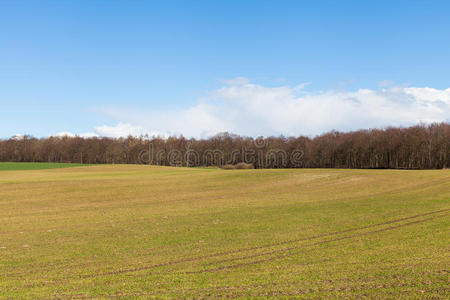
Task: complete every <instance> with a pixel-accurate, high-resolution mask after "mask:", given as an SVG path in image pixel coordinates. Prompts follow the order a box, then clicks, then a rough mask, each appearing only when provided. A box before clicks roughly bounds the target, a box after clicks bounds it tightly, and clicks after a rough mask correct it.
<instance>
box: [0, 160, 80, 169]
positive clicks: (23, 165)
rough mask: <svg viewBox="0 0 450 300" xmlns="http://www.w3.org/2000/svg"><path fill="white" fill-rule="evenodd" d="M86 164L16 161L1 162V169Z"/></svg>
mask: <svg viewBox="0 0 450 300" xmlns="http://www.w3.org/2000/svg"><path fill="white" fill-rule="evenodd" d="M81 166H86V165H82V164H71V163H29V162H23V163H16V162H0V171H11V170H45V169H57V168H70V167H81Z"/></svg>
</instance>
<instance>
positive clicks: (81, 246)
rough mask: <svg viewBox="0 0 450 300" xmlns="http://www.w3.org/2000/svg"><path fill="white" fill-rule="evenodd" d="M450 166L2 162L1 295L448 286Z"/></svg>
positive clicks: (299, 294) (418, 293) (188, 294)
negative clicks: (22, 165) (37, 165)
mask: <svg viewBox="0 0 450 300" xmlns="http://www.w3.org/2000/svg"><path fill="white" fill-rule="evenodd" d="M449 212H450V170H433V171H399V170H330V169H286V170H229V171H225V170H220V169H187V168H165V167H150V166H122V165H115V166H91V167H79V168H67V169H52V170H36V171H3V172H0V222H1V223H0V225H1V227H0V297H2V298H30V299H31V298H33V299H34V298H75V299H77V298H115V297H117V298H142V299H147V298H151V297H155V298H158V299H160V298H177V299H179V298H220V297H232V298H251V297H259V298H273V299H280V298H281V299H291V298H336V297H339V298H364V297H369V298H377V299H380V298H390V299H398V298H408V299H411V298H417V299H419V298H442V299H445V298H447V299H448V298H449V297H450V290H449V269H450V257H449V244H450V243H449V242H450V240H449V236H450V230H449V228H450V226H449V225H450V219H449Z"/></svg>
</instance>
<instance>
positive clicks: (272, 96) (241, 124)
mask: <svg viewBox="0 0 450 300" xmlns="http://www.w3.org/2000/svg"><path fill="white" fill-rule="evenodd" d="M223 84H224V86H223V87H221V88H220V89H218V90H215V91H213V92H211V93H209V96H208V97H207V99H202V100H199V102H198V103H197V104H195V105H193V106H191V107H188V108H185V109H180V110H177V111H153V110H151V109H148V108H147V109H146V108H142V109H140V110H139V111H133V110H127V109H124V108H118V109H104V110H103V111H102V112H103V113H104V114H106V115H108V116H109V117H112V118H113V119H114V120H116V122H117V123H116V125H114V126H106V125H102V126H97V127H95V132H96V133H97V134H98V135H100V136H111V137H119V136H127V135H130V134H131V135H141V134H149V135H151V136H152V135H162V136H168V135H179V134H183V135H184V136H187V137H196V138H202V137H208V136H211V135H214V134H217V133H219V132H224V131H227V132H232V133H237V134H241V135H248V136H260V135H263V136H270V135H281V134H282V135H316V134H320V133H324V132H327V131H330V130H339V131H349V130H357V129H363V128H382V127H386V126H410V125H415V124H418V123H420V122H423V123H430V122H448V121H450V88H449V89H445V90H439V89H434V88H429V87H397V86H390V87H383V86H387V85H382V86H381V87H380V89H378V90H370V89H359V90H356V91H351V92H342V91H334V90H329V91H321V92H308V91H306V90H305V89H304V88H305V86H306V85H307V84H300V85H298V86H294V87H290V86H279V87H265V86H262V85H259V84H254V83H251V82H250V81H249V80H248V79H246V78H236V79H232V80H227V81H223Z"/></svg>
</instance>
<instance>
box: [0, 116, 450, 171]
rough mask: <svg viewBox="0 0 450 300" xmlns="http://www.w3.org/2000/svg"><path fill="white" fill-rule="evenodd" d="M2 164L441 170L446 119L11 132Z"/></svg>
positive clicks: (448, 154)
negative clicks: (121, 132) (78, 133)
mask: <svg viewBox="0 0 450 300" xmlns="http://www.w3.org/2000/svg"><path fill="white" fill-rule="evenodd" d="M0 161H3V162H71V163H83V164H152V165H165V166H189V167H198V166H223V165H230V164H237V163H249V164H253V166H254V167H255V168H378V169H379V168H389V169H442V168H448V167H449V166H450V124H449V123H435V124H430V125H423V124H421V125H417V126H412V127H408V128H397V127H389V128H385V129H370V130H359V131H353V132H338V131H331V132H328V133H325V134H322V135H319V136H316V137H306V136H299V137H284V136H279V137H266V138H252V137H242V136H239V135H235V134H229V133H221V134H218V135H216V136H214V137H211V138H208V139H193V138H192V139H188V138H185V137H183V136H180V137H169V138H162V137H149V136H140V137H133V136H129V137H127V138H108V137H92V138H82V137H68V136H65V137H48V138H40V139H38V138H34V137H32V136H24V137H20V138H17V137H14V138H10V139H6V140H0Z"/></svg>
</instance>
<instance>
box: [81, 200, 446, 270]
mask: <svg viewBox="0 0 450 300" xmlns="http://www.w3.org/2000/svg"><path fill="white" fill-rule="evenodd" d="M447 211H450V209H442V210H437V211H432V212H428V213H423V214H417V215H413V216H409V217H404V218H399V219H395V220H390V221H386V222H381V223H377V224H373V225H367V226H361V227H356V228H350V229H346V230H342V231H335V232H331V233H325V234H319V235H315V236H311V237H306V238H300V239H292V240H286V241H282V242H278V243H271V244H266V245H262V246H256V247H248V248H240V249H235V250H230V251H223V252H218V253H214V254H210V255H203V256H197V257H191V258H186V259H179V260H173V261H168V262H164V263H159V264H152V265H147V266H142V267H137V268H130V269H123V270H117V271H111V272H104V273H97V274H90V275H82V276H80V277H82V278H94V277H100V276H108V275H118V274H124V273H132V272H138V271H145V270H152V269H156V268H160V267H167V266H172V265H177V264H182V263H187V262H194V261H200V260H204V259H209V258H216V257H222V256H226V255H230V254H236V253H242V252H246V251H254V250H261V249H266V248H271V247H276V246H281V245H286V244H292V243H296V242H301V241H310V240H314V239H318V238H323V237H331V236H336V235H339V234H343V233H348V232H353V231H358V230H363V229H369V228H374V227H378V226H382V225H389V224H393V223H398V222H402V221H406V220H410V219H415V218H419V217H423V216H428V215H433V214H437V213H442V212H447ZM429 219H431V218H429ZM426 220H428V219H426ZM416 222H421V221H416ZM400 227H402V225H400ZM394 228H397V227H394ZM341 239H342V238H341ZM295 248H297V247H290V248H286V249H295ZM266 253H269V252H266ZM270 253H275V252H274V251H270ZM257 256H260V255H259V254H254V255H251V256H250V257H257Z"/></svg>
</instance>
